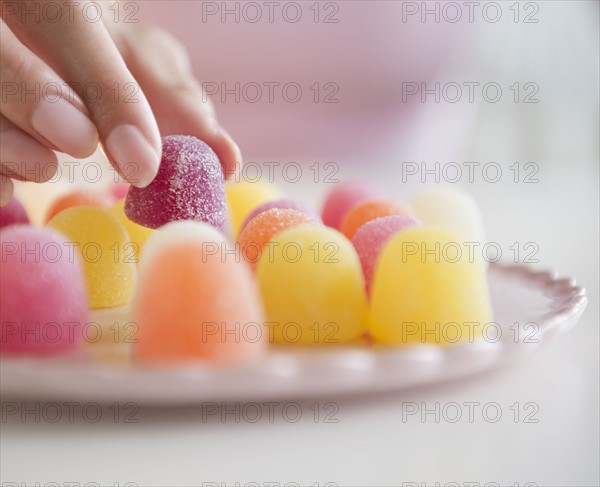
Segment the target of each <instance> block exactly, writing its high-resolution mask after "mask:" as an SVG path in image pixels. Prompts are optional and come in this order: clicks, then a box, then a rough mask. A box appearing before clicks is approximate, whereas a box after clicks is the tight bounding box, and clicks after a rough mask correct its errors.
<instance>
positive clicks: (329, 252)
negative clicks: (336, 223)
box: [256, 225, 367, 345]
mask: <svg viewBox="0 0 600 487" xmlns="http://www.w3.org/2000/svg"><path fill="white" fill-rule="evenodd" d="M272 244H273V245H272V247H273V252H272V253H270V254H269V255H263V257H262V258H261V259H260V261H259V263H258V266H257V271H256V276H257V279H258V283H259V288H260V292H261V295H262V299H263V304H264V307H265V313H266V316H267V323H268V326H269V334H270V339H271V340H272V341H275V342H277V343H288V344H289V343H298V344H304V345H313V344H336V343H348V342H351V341H353V340H356V339H358V338H359V337H361V335H362V334H363V332H364V330H365V326H366V325H365V323H366V313H367V304H366V294H365V285H364V280H363V276H362V272H361V269H360V262H359V260H358V256H357V255H356V251H355V250H354V247H353V246H352V244H351V243H350V241H349V240H348V239H346V238H345V237H344V236H343V235H342V234H341V233H340V232H338V231H337V230H334V229H332V228H329V227H325V226H322V225H300V226H298V227H294V228H290V229H287V230H284V231H283V232H281V233H279V234H278V235H277V236H276V237H275V238H274V239H273V240H272Z"/></svg>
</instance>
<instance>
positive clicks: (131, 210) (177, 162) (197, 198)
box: [125, 135, 227, 228]
mask: <svg viewBox="0 0 600 487" xmlns="http://www.w3.org/2000/svg"><path fill="white" fill-rule="evenodd" d="M162 145H163V152H162V160H161V163H160V167H159V169H158V174H157V175H156V178H154V180H153V181H152V182H151V183H150V184H149V185H148V186H146V187H145V188H137V187H135V186H131V187H130V188H129V192H128V193H127V199H126V201H125V214H126V215H127V217H128V218H129V219H130V220H131V221H133V222H135V223H137V224H139V225H143V226H145V227H148V228H159V227H161V226H162V225H165V224H167V223H169V222H171V221H176V220H194V221H199V222H204V223H208V224H209V225H212V226H214V227H220V226H221V225H222V224H223V223H224V222H225V219H226V217H227V213H226V207H225V193H224V189H223V181H224V179H223V169H222V167H221V163H220V162H219V159H218V158H217V156H216V154H215V153H214V152H213V150H212V149H211V148H210V147H209V146H208V145H207V144H205V143H204V142H202V141H201V140H199V139H197V138H196V137H193V136H188V135H170V136H167V137H163V139H162Z"/></svg>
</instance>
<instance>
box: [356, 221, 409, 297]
mask: <svg viewBox="0 0 600 487" xmlns="http://www.w3.org/2000/svg"><path fill="white" fill-rule="evenodd" d="M415 225H419V222H418V221H417V220H414V219H413V218H410V217H408V216H398V215H392V216H384V217H381V218H376V219H375V220H371V221H370V222H367V223H365V224H364V225H363V226H362V227H360V228H359V229H358V230H357V231H356V233H355V234H354V237H352V245H354V248H355V249H356V252H357V253H358V258H359V259H360V265H361V267H362V270H363V275H364V276H365V284H366V286H367V294H369V292H370V288H371V281H372V279H373V271H374V269H375V264H376V262H377V259H378V258H379V253H380V252H381V249H382V248H383V246H384V245H385V243H386V242H387V241H388V240H389V238H390V237H392V236H393V235H395V234H396V233H398V232H401V231H403V230H406V229H408V228H411V227H413V226H415Z"/></svg>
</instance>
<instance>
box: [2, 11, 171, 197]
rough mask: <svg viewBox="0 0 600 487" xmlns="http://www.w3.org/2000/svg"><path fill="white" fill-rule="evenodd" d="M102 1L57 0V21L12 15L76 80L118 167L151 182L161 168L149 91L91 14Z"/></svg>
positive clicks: (43, 53)
mask: <svg viewBox="0 0 600 487" xmlns="http://www.w3.org/2000/svg"><path fill="white" fill-rule="evenodd" d="M21 3H22V4H23V5H24V7H22V8H29V9H32V8H34V5H35V4H36V2H35V1H34V0H26V1H24V2H21ZM67 4H68V6H67ZM96 5H98V4H97V3H96V2H87V1H82V2H63V3H60V2H57V3H56V6H57V8H63V9H64V10H65V11H64V12H63V15H61V16H60V17H59V18H58V20H57V21H55V22H49V21H47V20H46V19H45V18H44V16H42V17H41V18H40V19H37V20H38V22H36V21H35V20H36V19H34V18H33V17H32V16H26V15H23V16H21V17H22V18H20V19H18V20H17V16H11V17H10V21H11V22H13V23H14V24H15V27H14V30H15V34H16V35H17V36H19V38H20V39H21V40H22V41H23V42H24V43H26V44H27V45H28V46H29V47H31V48H32V49H34V50H35V52H36V53H37V54H38V55H39V56H40V57H41V58H42V59H43V60H44V61H46V63H47V64H48V65H50V66H52V67H53V69H54V70H55V71H56V72H57V73H58V74H59V75H60V76H62V77H63V78H64V79H65V80H67V81H68V82H69V83H72V86H73V89H74V90H75V91H76V92H77V93H78V94H79V95H80V96H81V98H82V99H83V101H84V103H85V104H86V106H87V108H88V110H89V112H90V115H91V118H92V120H93V122H94V124H95V125H96V127H97V129H98V132H99V134H100V141H101V143H102V145H103V148H104V151H105V153H106V155H107V157H108V159H109V161H110V162H111V163H112V164H113V166H114V167H115V168H116V169H117V171H118V172H119V173H120V174H121V175H122V176H123V177H125V178H126V179H127V180H128V181H129V182H131V183H133V184H135V185H137V186H146V185H148V184H149V183H150V182H151V181H152V179H154V177H155V176H156V172H157V171H158V165H159V163H160V155H161V141H160V133H159V131H158V126H157V125H156V120H155V119H154V115H153V114H152V110H151V109H150V105H149V104H148V101H147V99H146V97H145V96H144V94H143V93H142V91H141V90H140V89H139V85H138V84H137V83H136V81H135V79H134V77H133V76H132V74H131V73H130V72H129V70H128V69H127V66H126V65H125V62H124V60H123V58H122V56H121V54H120V53H119V51H118V50H117V48H116V46H115V45H114V43H113V41H112V39H111V38H110V36H109V34H108V32H107V30H106V28H105V27H104V25H103V23H102V22H91V21H89V20H86V19H89V18H90V15H91V14H90V11H91V10H92V9H93V8H96ZM7 21H8V20H7ZM11 27H13V24H11ZM90 86H92V87H93V90H92V92H91V94H90ZM92 95H93V98H92ZM134 173H135V174H134ZM132 174H134V175H133V176H132Z"/></svg>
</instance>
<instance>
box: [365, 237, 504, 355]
mask: <svg viewBox="0 0 600 487" xmlns="http://www.w3.org/2000/svg"><path fill="white" fill-rule="evenodd" d="M462 245H464V238H463V237H461V236H460V235H458V234H456V233H453V232H451V231H449V230H447V229H445V228H437V227H426V226H423V227H414V228H410V229H408V230H405V231H403V232H400V233H398V234H396V235H394V236H393V237H391V238H390V239H389V240H388V242H387V243H386V244H385V245H384V247H383V250H382V252H381V255H380V257H379V259H378V261H377V265H376V267H375V275H374V277H373V287H372V290H371V306H370V313H369V328H370V331H371V333H372V336H373V337H374V338H375V341H377V342H379V343H384V344H389V345H417V344H424V343H429V344H434V345H441V346H447V345H451V344H453V343H458V342H463V343H464V342H467V343H469V342H471V341H473V340H475V339H476V338H478V337H480V336H481V334H482V333H483V329H484V327H485V326H486V325H487V324H488V323H490V322H491V321H492V308H491V303H490V296H489V291H488V286H487V280H486V276H485V273H484V272H483V271H482V263H481V261H480V260H478V259H471V258H470V257H469V252H468V251H467V249H466V247H464V246H463V247H462V248H461V246H462Z"/></svg>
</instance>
